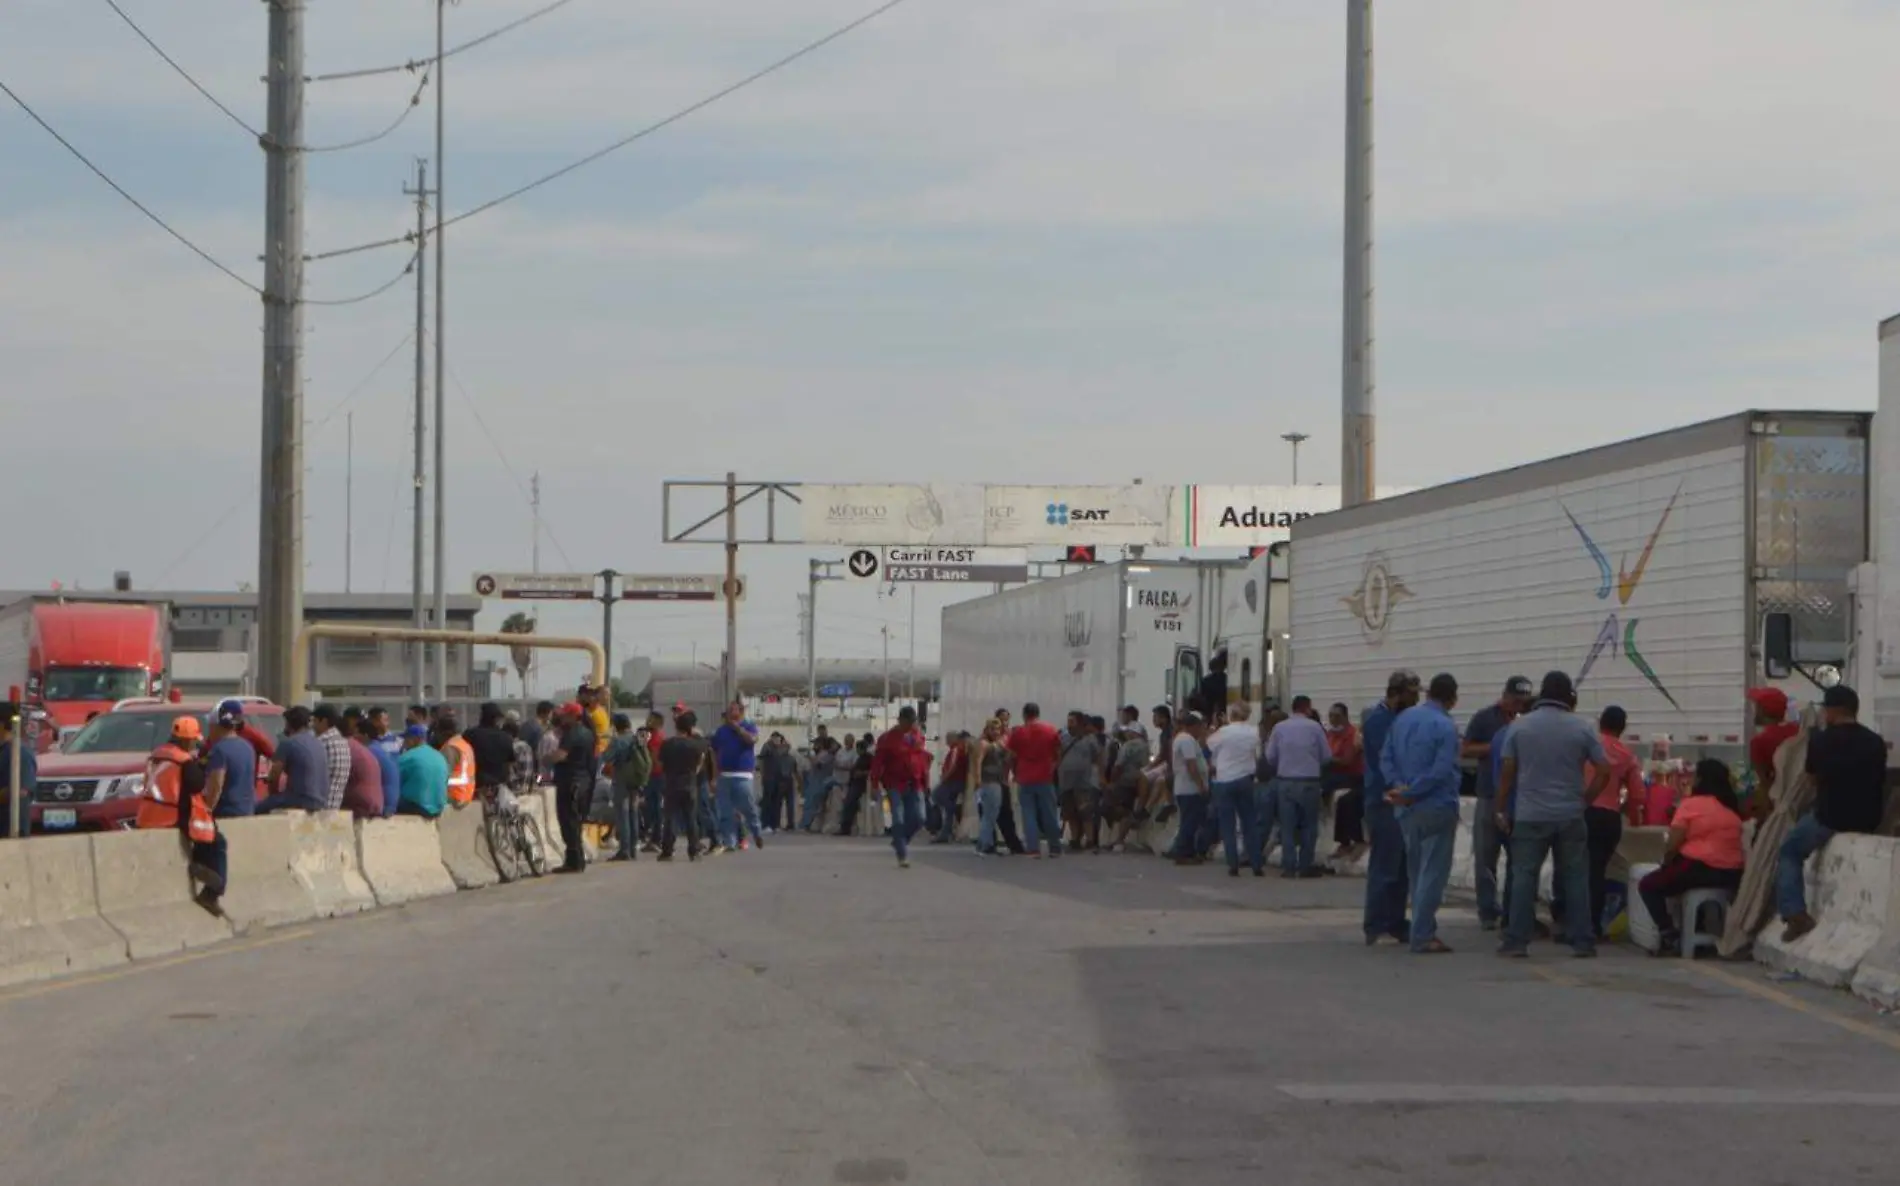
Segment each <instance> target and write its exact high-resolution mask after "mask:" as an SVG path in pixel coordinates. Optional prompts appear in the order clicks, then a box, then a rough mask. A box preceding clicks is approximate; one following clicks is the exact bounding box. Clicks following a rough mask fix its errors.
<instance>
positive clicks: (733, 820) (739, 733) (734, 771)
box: [712, 700, 765, 852]
mask: <svg viewBox="0 0 1900 1186" xmlns="http://www.w3.org/2000/svg"><path fill="white" fill-rule="evenodd" d="M758 744H759V727H758V726H757V725H754V724H753V723H752V722H751V721H748V720H746V719H745V705H743V704H741V703H739V702H738V701H737V700H735V701H733V702H732V703H731V704H729V705H727V706H726V721H725V723H724V724H722V725H720V726H719V728H718V729H716V730H714V731H713V735H712V751H713V773H714V775H715V776H716V777H717V778H718V782H717V783H716V784H715V787H716V794H717V798H716V800H715V803H716V805H717V809H718V824H717V826H718V829H719V846H720V847H721V848H723V849H725V850H726V851H727V852H732V851H734V850H736V849H737V848H738V847H739V846H740V845H741V844H742V843H744V842H745V833H750V834H751V836H752V843H753V844H755V845H757V846H758V847H760V848H764V847H765V837H764V836H763V835H762V834H761V832H760V828H759V800H758V797H757V795H756V794H755V793H754V791H753V787H752V779H753V776H754V775H755V774H756V773H757V771H758V766H759V755H758V754H757V753H755V752H754V751H755V750H756V749H757V747H758ZM742 828H743V831H741V829H742Z"/></svg>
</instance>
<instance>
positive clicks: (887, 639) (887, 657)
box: [878, 624, 891, 725]
mask: <svg viewBox="0 0 1900 1186" xmlns="http://www.w3.org/2000/svg"><path fill="white" fill-rule="evenodd" d="M878 633H880V634H882V635H883V636H884V723H885V724H886V725H888V724H890V720H891V628H890V626H889V625H888V624H887V625H884V626H879V627H878Z"/></svg>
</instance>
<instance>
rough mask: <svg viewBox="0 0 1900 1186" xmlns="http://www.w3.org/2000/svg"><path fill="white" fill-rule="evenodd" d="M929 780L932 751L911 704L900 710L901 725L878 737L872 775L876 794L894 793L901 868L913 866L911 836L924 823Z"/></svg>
mask: <svg viewBox="0 0 1900 1186" xmlns="http://www.w3.org/2000/svg"><path fill="white" fill-rule="evenodd" d="M929 781H930V751H929V750H928V749H926V748H925V746H924V734H923V730H921V729H919V728H918V727H917V710H916V709H915V708H913V707H911V706H910V705H908V704H907V705H905V706H904V707H903V709H902V710H901V711H899V712H898V714H897V727H896V728H894V729H888V730H886V731H885V733H884V735H883V736H882V737H879V738H878V739H877V748H876V749H875V750H873V751H872V753H871V779H870V784H871V786H870V789H871V793H872V794H874V795H875V794H877V793H878V792H879V791H887V792H889V794H890V797H891V847H892V848H893V849H895V850H896V851H897V864H898V867H899V868H901V869H908V868H910V838H911V837H912V836H915V835H916V834H917V830H918V829H919V828H921V827H923V826H924V787H925V785H926V784H928V783H929Z"/></svg>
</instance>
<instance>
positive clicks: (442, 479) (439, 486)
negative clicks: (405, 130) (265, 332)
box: [417, 0, 473, 699]
mask: <svg viewBox="0 0 1900 1186" xmlns="http://www.w3.org/2000/svg"><path fill="white" fill-rule="evenodd" d="M448 7H449V0H435V628H436V629H437V630H447V629H448V628H449V594H448V587H447V586H446V585H444V584H443V583H442V582H443V578H444V575H445V571H446V569H447V568H448V564H449V559H448V556H449V539H448V530H447V528H446V526H445V522H446V519H447V516H448V486H449V483H448V476H449V475H448V466H447V460H448V451H447V449H446V448H445V446H444V444H443V441H444V438H446V437H447V435H448V432H447V429H448V416H447V414H446V409H447V402H448V401H447V396H446V390H447V389H446V387H445V384H446V383H447V381H448V370H449V364H448V353H447V343H448V326H447V325H446V324H445V323H446V321H447V319H448V315H447V312H446V310H447V308H448V305H447V302H446V301H445V299H444V291H443V287H442V281H443V279H444V277H445V273H446V268H445V262H444V260H443V256H442V244H443V234H442V228H443V218H444V217H445V216H446V215H447V213H448V204H447V197H446V195H447V193H448V187H447V185H446V181H447V177H446V175H445V170H444V168H443V165H442V155H443V143H442V140H443V136H442V130H443V107H442V87H443V82H444V80H445V78H446V76H447V74H448V70H447V69H446V66H447V63H446V62H444V61H443V58H442V32H443V29H442V22H443V20H444V18H445V14H446V13H447V12H448ZM417 248H418V250H420V248H421V245H420V244H418V245H417ZM469 658H470V659H471V661H472V660H473V656H472V655H471V656H469ZM435 680H436V695H437V696H438V697H441V698H443V699H447V698H448V694H449V646H448V644H447V643H446V642H438V643H436V644H435Z"/></svg>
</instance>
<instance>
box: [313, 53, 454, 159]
mask: <svg viewBox="0 0 1900 1186" xmlns="http://www.w3.org/2000/svg"><path fill="white" fill-rule="evenodd" d="M428 87H429V75H428V72H427V71H424V72H423V75H422V81H420V82H418V83H417V84H416V89H415V92H414V93H413V94H411V95H410V96H409V102H407V103H405V104H403V108H402V114H401V115H398V116H397V117H396V118H395V119H394V120H393V121H391V123H390V125H389V126H388V127H386V128H384V129H383V130H382V131H380V132H377V133H375V134H374V135H371V136H364V137H362V138H361V139H357V140H346V141H344V142H343V143H342V144H321V145H317V146H316V147H314V148H305V149H304V151H305V152H347V151H348V150H350V149H352V148H361V147H363V146H364V145H365V144H374V143H376V142H377V141H378V140H383V139H387V138H388V137H389V136H391V135H394V134H395V131H396V129H397V128H400V127H402V126H403V124H405V123H407V122H409V117H410V116H411V115H414V114H415V111H416V108H418V107H420V106H422V92H423V91H425V90H427V89H428Z"/></svg>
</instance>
